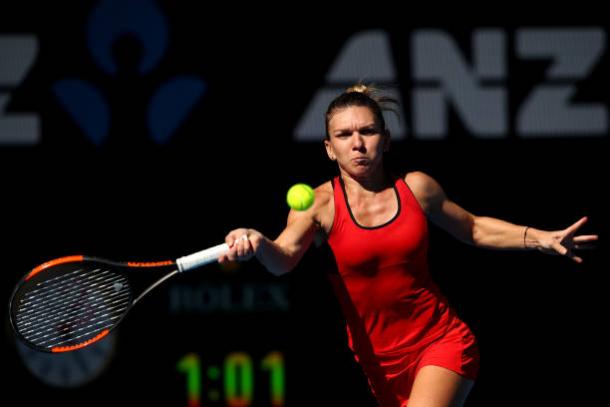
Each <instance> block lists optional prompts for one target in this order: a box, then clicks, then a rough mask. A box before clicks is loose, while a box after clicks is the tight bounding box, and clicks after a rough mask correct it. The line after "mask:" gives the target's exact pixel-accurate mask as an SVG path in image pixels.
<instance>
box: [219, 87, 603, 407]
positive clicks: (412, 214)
mask: <svg viewBox="0 0 610 407" xmlns="http://www.w3.org/2000/svg"><path fill="white" fill-rule="evenodd" d="M388 102H391V100H389V99H387V98H383V97H379V96H378V95H377V93H376V92H375V91H374V89H372V88H370V87H367V86H365V85H362V84H358V85H355V86H353V87H351V88H349V89H347V90H346V91H345V92H344V93H342V94H340V95H339V96H337V97H336V98H335V99H334V100H333V101H332V102H331V103H330V105H329V107H328V110H327V112H326V131H327V133H326V138H325V140H324V144H325V146H326V152H327V153H328V157H329V158H330V159H331V160H333V161H336V163H337V165H338V168H339V175H338V176H337V177H335V178H334V179H332V180H330V181H328V182H326V183H324V184H322V185H320V186H318V187H317V188H315V194H316V195H315V196H316V199H315V202H314V205H313V206H312V207H311V208H309V209H307V210H305V211H301V212H299V211H294V210H291V211H290V213H289V215H288V222H287V225H286V228H285V229H284V230H283V231H282V233H281V234H280V235H279V237H278V238H277V239H275V240H271V239H269V238H267V237H265V236H264V235H262V234H261V233H260V232H258V231H256V230H254V229H246V228H240V229H235V230H233V231H231V232H230V233H229V234H228V235H227V236H226V239H225V241H226V243H228V244H229V246H230V251H229V252H228V253H227V254H226V255H224V256H222V257H221V258H220V259H219V261H220V262H221V263H225V262H227V261H245V260H248V259H250V258H252V257H254V256H255V257H256V258H257V259H258V260H259V261H260V262H261V263H262V264H263V265H264V266H265V267H266V268H267V269H268V270H269V271H270V272H271V273H273V274H275V275H282V274H284V273H287V272H289V271H290V270H291V269H293V268H294V267H295V265H296V264H297V263H298V262H299V260H300V259H301V258H302V256H303V255H304V253H305V252H306V251H307V249H308V248H309V246H310V244H311V243H312V241H313V240H314V238H321V239H325V240H326V241H327V242H328V244H329V245H330V248H331V249H332V252H333V254H334V257H335V260H336V263H337V268H338V271H339V273H338V276H339V278H338V279H337V280H336V281H335V284H334V285H335V289H336V291H337V293H338V294H339V295H340V296H341V298H340V303H341V305H342V308H343V312H344V314H345V317H346V320H347V325H348V338H349V346H350V348H351V349H352V350H353V351H354V355H355V357H356V360H357V361H358V362H359V363H360V365H361V366H362V368H363V371H364V372H365V374H366V376H367V378H368V381H369V385H370V388H371V390H372V392H373V394H374V395H375V397H376V399H377V400H378V401H379V404H380V405H382V406H405V405H407V403H408V405H409V407H423V406H425V407H441V406H462V405H463V404H464V402H465V400H466V397H467V395H468V393H469V392H470V390H471V388H472V386H473V384H474V381H475V379H476V377H477V372H478V367H479V353H478V348H477V343H476V339H475V337H474V335H473V334H472V332H471V330H470V329H469V327H468V326H467V325H466V324H465V323H464V322H463V321H461V320H460V318H458V316H457V315H456V313H455V311H454V310H453V309H452V308H451V307H450V306H449V304H448V302H447V299H446V298H445V296H444V295H443V294H442V293H441V292H440V290H439V288H438V287H437V285H436V284H435V283H434V281H432V279H431V277H430V274H429V271H428V261H427V250H428V221H432V222H433V223H434V224H436V225H437V226H439V227H440V228H442V229H444V230H446V231H447V232H449V233H450V234H451V235H453V236H454V237H456V238H457V239H459V240H461V241H463V242H466V243H469V244H471V245H474V246H477V247H485V248H490V249H522V250H533V249H537V250H540V251H542V252H544V253H548V254H558V255H562V256H566V257H568V258H570V259H572V260H573V261H575V262H578V263H580V262H582V259H581V258H580V257H579V256H577V255H576V253H575V249H579V248H584V247H586V246H588V245H590V244H591V242H593V241H595V240H597V235H579V236H577V235H576V232H577V231H578V229H579V228H580V227H581V226H582V225H583V224H584V223H585V222H586V221H587V218H586V217H583V218H582V219H580V220H579V221H577V222H576V223H574V224H573V225H571V226H569V227H567V228H566V229H563V230H557V231H546V230H539V229H535V228H532V227H527V226H520V225H515V224H512V223H509V222H506V221H503V220H500V219H495V218H491V217H484V216H477V215H474V214H472V213H470V212H468V211H467V210H465V209H463V208H461V207H460V206H458V205H457V204H455V203H454V202H452V201H451V200H450V199H449V198H448V197H447V196H446V195H445V193H444V191H443V189H442V187H441V186H440V185H439V184H438V183H437V182H436V181H435V180H434V179H433V178H431V177H430V176H428V175H426V174H424V173H423V172H409V173H407V174H404V175H398V176H396V175H393V174H392V173H390V172H389V171H387V170H386V168H385V166H384V152H386V151H388V148H389V146H390V134H389V131H388V129H387V128H386V124H385V121H384V118H383V115H382V108H385V107H386V103H388Z"/></svg>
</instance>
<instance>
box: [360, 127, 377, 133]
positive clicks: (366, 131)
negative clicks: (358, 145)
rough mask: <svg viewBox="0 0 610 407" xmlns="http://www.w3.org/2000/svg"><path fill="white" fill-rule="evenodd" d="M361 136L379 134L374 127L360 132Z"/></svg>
mask: <svg viewBox="0 0 610 407" xmlns="http://www.w3.org/2000/svg"><path fill="white" fill-rule="evenodd" d="M360 134H367V135H370V134H377V129H375V128H373V127H369V128H366V129H362V130H361V131H360Z"/></svg>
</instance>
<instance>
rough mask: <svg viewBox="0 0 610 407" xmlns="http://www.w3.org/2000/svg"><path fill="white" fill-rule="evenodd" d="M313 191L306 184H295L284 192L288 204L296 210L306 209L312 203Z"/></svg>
mask: <svg viewBox="0 0 610 407" xmlns="http://www.w3.org/2000/svg"><path fill="white" fill-rule="evenodd" d="M314 198H315V193H314V192H313V189H312V188H311V187H310V186H309V185H307V184H295V185H293V186H291V187H290V189H289V190H288V193H287V194H286V202H288V206H290V207H291V208H292V209H294V210H296V211H304V210H307V209H309V208H310V207H311V205H313V201H314Z"/></svg>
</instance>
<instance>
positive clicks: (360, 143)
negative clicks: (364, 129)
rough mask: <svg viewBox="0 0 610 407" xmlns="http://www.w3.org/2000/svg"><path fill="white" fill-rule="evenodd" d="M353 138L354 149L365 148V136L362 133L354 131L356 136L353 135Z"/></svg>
mask: <svg viewBox="0 0 610 407" xmlns="http://www.w3.org/2000/svg"><path fill="white" fill-rule="evenodd" d="M352 140H353V144H352V148H353V149H354V150H362V149H363V148H364V138H363V137H362V134H360V133H358V132H356V133H354V137H352Z"/></svg>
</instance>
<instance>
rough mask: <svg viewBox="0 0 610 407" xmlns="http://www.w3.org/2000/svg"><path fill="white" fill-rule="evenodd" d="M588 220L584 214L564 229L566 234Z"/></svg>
mask: <svg viewBox="0 0 610 407" xmlns="http://www.w3.org/2000/svg"><path fill="white" fill-rule="evenodd" d="M587 220H588V218H587V217H586V216H583V217H582V218H580V219H579V220H578V221H576V223H574V224H573V225H572V226H570V227H568V228H567V229H566V232H567V233H568V234H570V233H574V232H576V231H577V230H578V229H579V228H580V227H581V226H582V225H583V224H585V222H586V221H587Z"/></svg>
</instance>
